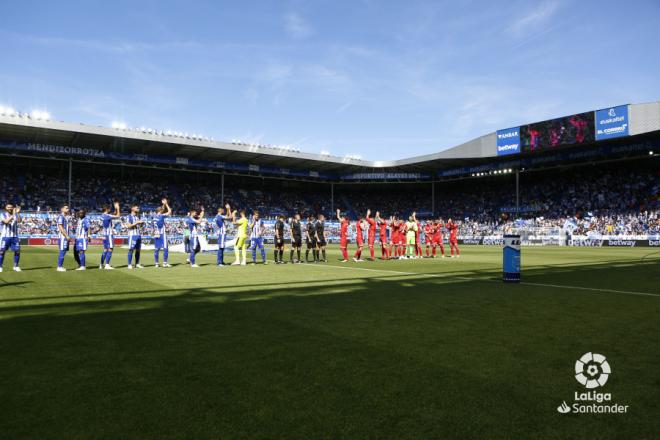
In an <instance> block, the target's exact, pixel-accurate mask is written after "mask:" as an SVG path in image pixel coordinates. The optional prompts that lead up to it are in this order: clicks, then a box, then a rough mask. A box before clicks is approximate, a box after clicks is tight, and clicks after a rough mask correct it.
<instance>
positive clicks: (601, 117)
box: [596, 105, 628, 141]
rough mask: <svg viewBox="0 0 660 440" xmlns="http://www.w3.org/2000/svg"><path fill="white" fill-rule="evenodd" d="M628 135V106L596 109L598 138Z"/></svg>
mask: <svg viewBox="0 0 660 440" xmlns="http://www.w3.org/2000/svg"><path fill="white" fill-rule="evenodd" d="M622 136H628V106H627V105H620V106H618V107H611V108H606V109H602V110H596V140H598V141H600V140H602V139H613V138H618V137H622Z"/></svg>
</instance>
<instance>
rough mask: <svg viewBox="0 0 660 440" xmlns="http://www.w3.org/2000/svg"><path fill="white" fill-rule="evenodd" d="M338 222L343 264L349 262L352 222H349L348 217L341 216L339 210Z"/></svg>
mask: <svg viewBox="0 0 660 440" xmlns="http://www.w3.org/2000/svg"><path fill="white" fill-rule="evenodd" d="M337 220H339V224H340V228H341V229H340V232H339V249H341V255H342V256H343V257H344V259H343V260H341V262H342V263H346V262H347V261H348V249H347V248H348V226H349V225H350V224H351V222H350V221H349V220H348V217H342V216H341V211H340V210H339V209H338V210H337Z"/></svg>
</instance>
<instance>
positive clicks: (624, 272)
mask: <svg viewBox="0 0 660 440" xmlns="http://www.w3.org/2000/svg"><path fill="white" fill-rule="evenodd" d="M315 267H323V266H315ZM335 267H337V268H335ZM335 267H328V268H327V270H328V271H333V270H337V271H339V270H342V269H345V270H346V271H347V272H349V271H350V272H354V273H356V274H359V273H361V272H362V271H361V270H360V269H361V267H353V269H354V270H351V267H347V266H335ZM369 269H370V271H369V272H368V273H369V274H370V276H368V277H360V276H356V277H354V278H347V279H333V278H327V279H316V280H304V281H283V282H276V283H268V282H267V283H253V284H240V283H239V284H228V283H221V284H217V285H209V286H200V287H196V288H192V289H191V288H171V289H160V288H159V289H158V290H154V288H149V289H135V290H128V291H127V290H123V291H110V292H100V293H81V294H79V295H52V296H48V295H44V296H39V297H16V298H10V299H3V300H0V313H3V314H5V316H11V315H12V314H13V313H16V314H17V315H29V314H30V311H31V310H32V311H34V312H35V313H36V314H44V313H49V312H48V310H52V312H53V313H60V312H64V313H66V310H67V309H75V310H76V313H82V312H84V310H85V307H86V306H88V308H89V312H94V311H96V310H105V309H107V308H109V307H112V306H118V307H122V308H130V304H131V303H136V304H137V303H139V304H141V307H145V306H147V305H148V304H150V303H153V304H154V305H155V307H163V306H177V305H179V303H178V299H182V298H190V299H194V301H196V302H199V301H204V300H209V301H218V302H232V301H242V302H244V301H249V300H260V301H263V300H267V299H269V298H274V297H282V296H312V295H325V294H334V293H335V292H337V291H343V292H345V293H363V292H375V293H378V292H387V291H391V290H396V291H398V292H406V291H411V290H420V289H421V290H425V289H431V290H436V291H437V290H438V289H437V287H438V286H439V285H444V286H445V287H443V289H441V290H440V292H439V293H447V292H448V289H450V287H449V286H451V285H452V284H453V285H457V286H459V285H460V286H461V290H462V293H463V294H469V293H479V291H480V289H481V287H475V286H474V285H473V284H472V283H478V282H483V281H498V280H500V276H501V275H500V273H499V271H494V270H491V269H485V270H464V269H462V270H457V271H445V270H443V271H442V272H438V273H437V274H434V273H428V272H425V273H419V274H416V273H408V272H406V273H399V274H397V273H394V274H390V273H388V272H389V271H388V269H382V273H383V274H382V275H377V273H378V272H379V271H380V270H381V269H376V268H374V269H371V268H369ZM658 269H660V265H658V262H657V261H646V262H634V263H631V262H627V263H622V262H621V261H617V266H616V268H613V267H612V264H611V263H609V262H608V263H606V264H592V265H587V266H564V265H557V266H536V267H534V268H532V269H527V270H525V271H524V272H523V280H524V281H528V282H533V283H548V284H556V285H566V286H575V287H584V288H594V287H596V288H598V286H599V285H601V288H602V289H616V287H617V283H618V284H620V285H621V286H623V287H620V289H621V290H627V291H630V290H636V289H637V287H635V286H634V285H632V283H634V282H635V280H637V281H639V280H646V283H648V285H643V286H641V287H640V289H642V290H640V291H641V292H642V293H650V294H659V295H660V291H658V289H657V286H658V285H660V283H656V282H654V280H655V279H656V278H659V279H658V280H657V281H660V277H659V275H660V271H659V270H658ZM392 272H404V271H398V270H397V271H392ZM364 273H367V272H364ZM234 274H235V275H237V276H238V275H240V273H239V272H235V273H232V274H228V275H234ZM20 284H21V283H17V284H16V285H20ZM466 284H471V285H472V287H471V288H463V286H465V285H466ZM654 288H655V290H654ZM490 289H492V290H495V291H497V290H501V291H506V290H507V289H508V287H505V285H504V284H502V285H498V284H497V283H492V284H491V286H490ZM645 289H646V290H645ZM232 290H233V291H232ZM577 291H579V289H576V292H577ZM579 293H580V294H584V291H580V292H579ZM142 295H145V296H142ZM83 298H84V299H83ZM106 298H107V299H106ZM66 299H69V300H70V301H66V302H61V301H58V300H66ZM30 301H35V302H39V303H38V304H20V305H12V304H14V303H26V302H27V303H29V302H30ZM48 301H58V302H56V303H48ZM5 319H6V318H5Z"/></svg>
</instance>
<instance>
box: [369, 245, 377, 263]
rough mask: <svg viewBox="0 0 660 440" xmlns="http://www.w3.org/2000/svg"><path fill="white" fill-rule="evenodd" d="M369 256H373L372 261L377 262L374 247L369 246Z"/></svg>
mask: <svg viewBox="0 0 660 440" xmlns="http://www.w3.org/2000/svg"><path fill="white" fill-rule="evenodd" d="M369 254H370V255H371V259H372V260H375V259H376V252H375V251H374V247H373V246H369Z"/></svg>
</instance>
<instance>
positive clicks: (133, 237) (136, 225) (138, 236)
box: [125, 205, 145, 269]
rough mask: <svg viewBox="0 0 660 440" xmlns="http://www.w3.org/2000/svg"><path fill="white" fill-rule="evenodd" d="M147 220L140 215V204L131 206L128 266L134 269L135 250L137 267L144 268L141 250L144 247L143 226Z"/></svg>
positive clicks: (127, 223)
mask: <svg viewBox="0 0 660 440" xmlns="http://www.w3.org/2000/svg"><path fill="white" fill-rule="evenodd" d="M144 224H145V221H144V220H142V218H141V217H140V206H139V205H133V206H131V213H130V214H129V215H128V217H126V224H125V226H126V229H128V268H129V269H133V264H132V262H133V252H135V267H136V268H138V269H142V268H143V266H142V265H141V264H140V250H141V249H142V228H143V225H144Z"/></svg>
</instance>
